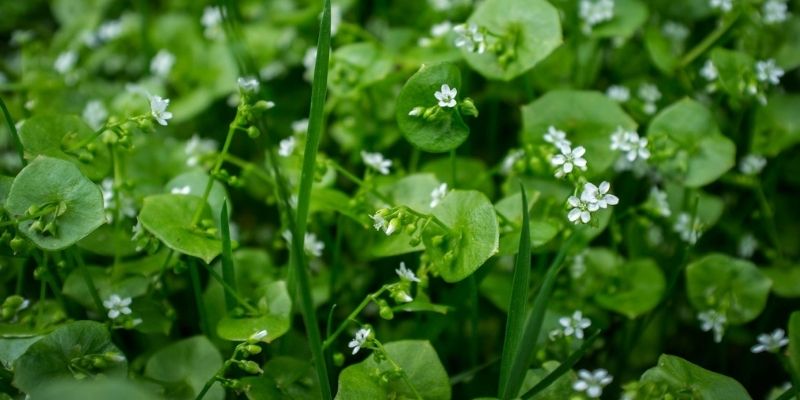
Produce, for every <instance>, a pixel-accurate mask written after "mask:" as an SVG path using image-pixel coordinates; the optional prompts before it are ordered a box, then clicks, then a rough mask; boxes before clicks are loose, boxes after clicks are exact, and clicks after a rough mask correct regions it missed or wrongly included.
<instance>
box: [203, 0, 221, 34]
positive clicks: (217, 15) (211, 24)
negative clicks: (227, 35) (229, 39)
mask: <svg viewBox="0 0 800 400" xmlns="http://www.w3.org/2000/svg"><path fill="white" fill-rule="evenodd" d="M221 22H222V10H221V9H220V8H219V7H214V6H209V7H206V8H205V9H203V17H202V18H200V23H201V24H202V25H203V28H205V30H204V31H203V35H205V37H206V38H207V39H215V38H218V37H219V36H220V34H221V30H220V26H219V25H220V23H221Z"/></svg>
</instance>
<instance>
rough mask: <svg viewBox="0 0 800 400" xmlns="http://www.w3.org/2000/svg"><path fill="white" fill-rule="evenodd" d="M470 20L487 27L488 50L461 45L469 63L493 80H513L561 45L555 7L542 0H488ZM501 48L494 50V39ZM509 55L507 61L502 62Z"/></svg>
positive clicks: (479, 25)
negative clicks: (470, 48)
mask: <svg viewBox="0 0 800 400" xmlns="http://www.w3.org/2000/svg"><path fill="white" fill-rule="evenodd" d="M468 23H470V24H476V25H477V26H478V27H482V28H485V29H486V31H487V32H488V33H487V34H486V36H488V40H489V49H488V50H486V51H484V52H483V53H478V52H470V51H467V50H466V49H464V48H462V51H461V54H462V55H463V56H464V59H466V60H467V63H468V64H469V65H470V66H471V67H472V68H473V69H475V70H476V71H478V72H479V73H480V74H481V75H483V76H485V77H487V78H490V79H499V80H504V81H510V80H512V79H514V78H516V77H517V76H519V75H522V74H523V73H525V72H526V71H527V70H529V69H531V68H533V66H535V65H536V64H537V63H539V62H540V61H542V60H543V59H544V58H545V57H547V56H548V55H550V53H552V52H553V50H555V49H556V48H557V47H558V46H560V45H561V42H562V38H561V23H560V19H559V16H558V10H556V9H555V8H554V7H553V6H552V5H550V3H548V2H546V1H543V0H510V1H509V0H487V1H485V2H483V3H481V4H480V5H479V6H478V8H477V9H476V10H475V12H474V13H473V14H472V16H470V17H469V20H468ZM494 40H496V41H497V45H498V46H501V47H502V50H499V53H495V52H493V51H492V48H491V46H492V41H494ZM506 55H508V56H507V57H508V60H507V61H503V60H504V59H505V58H504V57H506Z"/></svg>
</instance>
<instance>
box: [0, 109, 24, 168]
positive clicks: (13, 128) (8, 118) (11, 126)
mask: <svg viewBox="0 0 800 400" xmlns="http://www.w3.org/2000/svg"><path fill="white" fill-rule="evenodd" d="M0 108H2V109H3V115H4V116H5V117H6V123H8V131H9V132H11V137H12V138H14V146H15V147H16V148H17V154H18V155H19V160H20V161H21V162H22V166H23V167H24V166H26V165H28V162H27V161H26V160H25V152H24V149H23V148H22V141H20V140H19V133H18V132H17V126H16V125H14V120H13V119H11V113H10V112H8V107H6V102H4V101H3V98H2V97H0Z"/></svg>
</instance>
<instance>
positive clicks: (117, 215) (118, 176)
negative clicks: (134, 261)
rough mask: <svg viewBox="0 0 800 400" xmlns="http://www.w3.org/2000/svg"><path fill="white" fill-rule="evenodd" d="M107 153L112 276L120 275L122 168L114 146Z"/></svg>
mask: <svg viewBox="0 0 800 400" xmlns="http://www.w3.org/2000/svg"><path fill="white" fill-rule="evenodd" d="M109 147H110V148H109V151H110V153H111V164H112V166H113V169H114V184H113V186H112V193H113V196H114V207H115V210H114V232H115V233H116V234H115V235H114V266H113V268H112V271H114V275H117V274H119V273H120V270H119V262H120V259H121V258H122V252H121V250H122V249H121V248H120V245H119V240H118V238H119V237H121V236H122V235H121V231H122V196H120V190H119V187H120V184H121V183H122V179H123V178H122V167H121V166H120V163H121V161H120V157H119V152H118V151H117V148H116V146H114V145H109Z"/></svg>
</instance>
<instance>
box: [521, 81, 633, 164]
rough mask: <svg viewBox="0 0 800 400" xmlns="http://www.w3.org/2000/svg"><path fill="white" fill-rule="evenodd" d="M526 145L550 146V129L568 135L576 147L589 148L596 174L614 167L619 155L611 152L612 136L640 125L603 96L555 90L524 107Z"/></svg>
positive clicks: (597, 93) (587, 153)
mask: <svg viewBox="0 0 800 400" xmlns="http://www.w3.org/2000/svg"><path fill="white" fill-rule="evenodd" d="M522 123H523V131H522V141H524V142H528V143H535V144H538V143H546V142H545V141H544V134H545V132H547V128H548V127H549V126H551V125H552V126H554V127H556V128H558V129H561V130H563V131H564V132H566V133H567V139H569V140H570V141H571V142H572V144H573V146H583V147H585V148H586V156H585V158H586V161H587V162H588V164H589V171H590V172H591V173H592V174H600V173H601V172H603V171H605V170H606V169H607V168H609V167H611V165H613V164H614V162H615V161H616V160H617V158H618V156H619V154H618V153H617V152H616V151H613V150H611V135H612V134H613V133H614V131H615V130H616V129H617V128H618V127H620V126H621V127H623V128H625V129H628V130H636V122H635V121H634V120H633V119H632V118H631V117H629V116H628V114H626V113H625V112H624V111H623V110H622V108H621V107H620V106H619V104H617V103H616V102H614V101H612V100H610V99H609V98H608V97H606V96H605V95H604V94H602V93H599V92H589V91H577V90H554V91H551V92H548V93H547V94H545V95H544V96H542V97H540V98H539V99H537V100H536V101H534V102H533V103H530V104H528V105H525V106H523V107H522Z"/></svg>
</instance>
